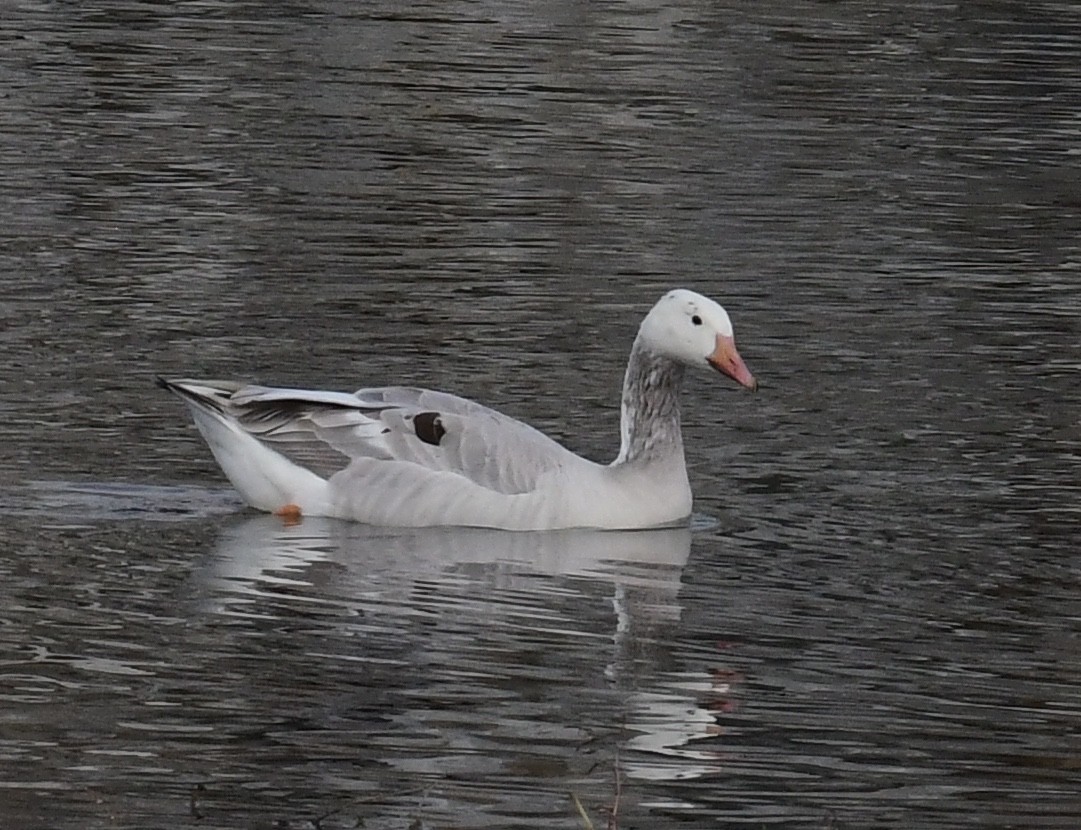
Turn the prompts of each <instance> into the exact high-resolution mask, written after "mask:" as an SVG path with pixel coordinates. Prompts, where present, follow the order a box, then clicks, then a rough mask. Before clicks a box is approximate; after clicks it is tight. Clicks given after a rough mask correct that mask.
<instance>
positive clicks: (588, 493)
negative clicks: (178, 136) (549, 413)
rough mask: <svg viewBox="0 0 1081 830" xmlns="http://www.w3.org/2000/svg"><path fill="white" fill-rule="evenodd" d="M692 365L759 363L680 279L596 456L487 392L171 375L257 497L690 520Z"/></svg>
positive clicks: (217, 449)
mask: <svg viewBox="0 0 1081 830" xmlns="http://www.w3.org/2000/svg"><path fill="white" fill-rule="evenodd" d="M685 366H694V367H699V366H700V367H703V368H708V367H710V366H712V367H713V368H714V369H717V370H719V371H721V372H723V373H724V374H726V375H728V376H729V377H731V378H733V379H734V380H736V381H737V382H738V383H740V384H741V385H743V386H745V387H747V388H748V389H751V390H754V389H756V388H757V383H756V382H755V379H754V377H753V376H752V375H751V373H750V371H748V369H747V367H746V365H744V363H743V359H742V358H741V357H740V356H739V353H738V352H737V351H736V345H735V341H734V340H733V338H732V323H731V321H730V320H729V319H728V314H727V313H726V312H725V310H724V309H723V308H721V307H720V306H719V305H717V303H715V302H713V300H710V299H708V298H706V297H703V296H702V295H700V294H696V293H694V292H693V291H687V290H684V289H677V290H675V291H670V292H669V293H668V294H666V295H665V296H664V297H662V298H661V299H660V301H659V302H658V303H657V304H656V305H655V306H654V307H653V309H652V310H651V311H650V312H649V314H648V315H646V318H645V320H644V321H643V322H642V325H641V328H640V329H639V331H638V336H637V337H636V338H635V341H634V346H633V348H632V349H631V356H630V360H629V361H628V363H627V373H626V377H625V379H624V381H623V402H622V404H623V405H622V416H621V425H620V431H621V434H622V445H621V447H620V450H619V456H618V457H617V458H616V460H615V461H613V462H612V463H611V464H607V465H604V464H597V463H595V462H593V461H589V460H587V459H585V458H582V457H580V456H578V455H575V454H574V453H572V452H571V451H570V450H568V449H566V448H564V447H562V446H561V445H559V444H558V443H556V442H555V441H553V440H552V439H551V438H548V437H547V436H545V435H543V434H542V433H540V432H538V431H537V430H535V429H533V428H532V427H530V426H528V425H526V424H524V423H522V422H521V421H517V420H515V419H513V418H509V417H507V416H506V415H502V414H500V413H499V412H496V411H495V410H492V409H489V408H487V407H485V406H482V405H481V404H478V403H475V402H473V401H470V400H467V399H465V398H459V397H457V396H455V395H448V394H446V393H443V392H432V391H429V390H424V389H413V388H407V387H396V386H390V387H382V388H376V389H361V390H359V391H358V392H355V393H353V394H349V393H345V392H314V391H307V390H301V389H274V388H270V387H265V386H247V385H243V384H237V383H229V382H220V381H205V380H165V379H161V378H159V380H158V382H159V384H160V385H161V386H163V387H165V388H166V389H169V390H171V391H173V392H175V393H176V394H177V395H179V396H180V397H181V398H183V399H184V401H185V403H187V404H188V406H189V407H190V408H191V411H192V413H193V415H194V416H195V425H196V426H197V427H198V428H199V431H200V432H201V433H202V434H203V437H204V438H205V439H206V441H207V443H208V444H209V445H210V449H211V452H213V453H214V457H215V458H216V459H217V461H218V463H219V464H220V465H221V468H222V470H224V472H225V475H226V476H228V477H229V480H230V481H231V482H232V483H233V486H234V487H236V489H237V490H239V491H240V494H241V495H242V496H243V497H244V499H245V501H247V502H248V504H250V505H251V506H252V507H255V508H258V509H260V510H266V511H270V512H274V513H277V514H279V515H282V516H283V517H285V518H286V519H289V520H294V521H295V520H299V519H300V517H301V516H303V515H310V516H332V517H337V518H342V519H352V520H355V521H361V522H368V523H371V524H378V525H392V526H399V527H425V526H433V525H458V526H472V527H491V528H503V529H506V530H555V529H559V528H572V527H584V528H600V529H608V530H614V529H635V528H648V527H657V526H662V525H672V524H676V523H680V522H683V521H686V519H687V518H688V517H689V516H690V513H691V488H690V484H689V482H688V480H687V468H686V465H685V463H684V460H683V438H682V435H681V433H680V423H679V389H680V384H681V381H682V379H683V369H684V367H685Z"/></svg>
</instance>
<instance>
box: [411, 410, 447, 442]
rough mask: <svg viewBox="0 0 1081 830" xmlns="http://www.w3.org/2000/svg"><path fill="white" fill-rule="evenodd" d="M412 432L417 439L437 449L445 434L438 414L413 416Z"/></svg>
mask: <svg viewBox="0 0 1081 830" xmlns="http://www.w3.org/2000/svg"><path fill="white" fill-rule="evenodd" d="M413 431H414V432H415V433H416V434H417V438H419V439H420V440H421V441H423V442H424V443H425V444H431V445H432V446H433V447H438V446H439V442H440V441H442V440H443V436H444V435H446V434H447V430H446V428H444V426H443V422H442V421H440V420H439V413H438V412H420V413H418V414H417V415H415V416H414V418H413Z"/></svg>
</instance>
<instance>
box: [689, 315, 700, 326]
mask: <svg viewBox="0 0 1081 830" xmlns="http://www.w3.org/2000/svg"><path fill="white" fill-rule="evenodd" d="M691 322H692V323H694V324H695V325H696V326H700V325H702V318H701V317H699V316H698V315H697V314H695V315H694V316H693V317H692V318H691Z"/></svg>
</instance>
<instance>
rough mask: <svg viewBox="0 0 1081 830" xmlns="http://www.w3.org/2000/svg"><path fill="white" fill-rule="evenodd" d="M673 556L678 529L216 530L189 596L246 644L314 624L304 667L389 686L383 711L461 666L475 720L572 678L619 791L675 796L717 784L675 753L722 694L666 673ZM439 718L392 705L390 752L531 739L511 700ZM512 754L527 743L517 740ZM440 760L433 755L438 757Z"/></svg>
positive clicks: (418, 763)
mask: <svg viewBox="0 0 1081 830" xmlns="http://www.w3.org/2000/svg"><path fill="white" fill-rule="evenodd" d="M691 538H692V533H691V531H690V529H688V528H686V527H681V528H668V529H658V530H650V531H637V532H615V531H607V532H604V531H586V530H582V531H577V530H572V531H552V532H541V533H513V532H507V531H498V530H486V529H469V528H425V529H392V528H379V527H372V526H366V525H361V524H356V523H350V522H341V521H336V520H333V519H306V520H305V521H303V522H302V523H301V524H299V525H295V526H285V525H283V524H282V522H281V521H280V520H279V519H276V518H274V517H269V516H260V517H256V518H247V519H244V520H243V521H238V522H234V523H232V524H229V525H227V526H226V527H225V529H224V530H223V532H222V533H221V535H220V537H219V539H218V540H217V544H216V546H215V547H214V549H213V551H212V554H211V555H210V556H209V557H208V560H207V561H206V562H205V563H204V565H203V567H202V568H200V569H198V570H197V571H196V574H195V578H196V581H197V583H198V590H197V594H198V595H199V596H200V597H201V599H202V609H203V612H204V613H210V614H212V615H218V614H222V615H226V616H230V617H241V618H247V620H248V621H249V624H250V625H253V626H262V625H267V626H270V627H272V626H273V625H274V624H275V620H280V619H282V618H286V617H293V618H295V617H296V615H297V614H299V613H307V611H308V610H310V609H312V608H320V609H324V610H323V611H320V612H319V615H318V617H317V622H318V625H319V629H318V630H319V631H321V632H322V633H321V634H320V635H319V640H320V645H319V652H320V654H321V655H322V658H323V659H326V660H328V661H330V660H335V661H337V660H349V661H354V662H356V663H357V664H358V665H365V666H366V669H365V672H366V676H365V677H364V678H363V679H362V680H361V681H360V682H361V683H363V684H373V685H377V684H378V685H380V686H381V688H383V689H386V688H387V684H390V686H391V687H397V688H399V689H400V690H402V691H404V692H406V693H407V694H404V695H402V697H401V699H406V700H418V701H419V700H424V699H426V698H427V697H428V696H429V695H431V694H434V695H436V696H438V695H440V694H442V693H443V692H442V691H431V690H430V689H431V683H432V678H437V677H440V676H441V675H446V674H447V673H448V672H450V673H452V674H453V673H454V672H458V671H459V670H460V669H461V667H462V666H466V665H468V666H470V667H472V670H471V671H472V673H471V674H470V680H469V682H470V683H472V684H474V686H473V687H472V691H470V692H469V694H468V697H469V698H472V699H474V700H476V701H478V703H479V702H480V701H484V700H489V699H491V698H492V695H493V689H495V688H502V687H503V686H504V685H505V684H506V683H507V682H511V683H512V685H513V684H515V683H517V682H519V679H520V678H526V677H527V678H528V683H529V684H532V688H534V689H539V688H543V687H544V684H545V683H553V684H555V686H554V687H553V689H550V690H549V691H548V693H549V694H557V695H558V694H565V693H566V691H565V689H562V690H561V688H560V687H562V686H564V685H565V684H566V683H567V679H566V678H567V676H568V675H569V676H572V677H576V678H577V680H576V681H574V683H578V684H581V685H580V687H579V692H578V694H579V695H580V696H581V697H582V698H583V699H589V698H590V697H591V696H600V697H601V698H603V699H604V700H607V701H609V704H606V705H610V704H615V708H614V709H611V710H610V715H611V717H612V728H613V729H614V730H615V734H613V736H612V737H615V735H616V734H619V735H622V738H620V739H619V741H618V742H619V743H621V744H622V745H623V747H624V749H629V750H631V752H630V754H629V755H625V756H623V771H624V773H625V774H628V775H630V776H631V777H632V778H638V779H645V780H653V781H658V780H673V779H682V780H686V779H688V778H695V777H699V776H702V775H708V774H711V773H715V772H716V771H717V764H718V763H719V762H720V759H719V757H714V753H713V751H712V749H710V748H708V744H707V748H705V749H703V750H696V749H694V748H693V747H692V745H699V744H698V742H699V741H700V740H701V739H704V738H712V737H716V736H717V734H718V728H717V722H716V717H717V714H718V709H717V699H718V696H719V695H723V694H725V693H726V691H727V689H726V688H725V684H724V683H720V684H718V681H717V679H716V677H709V676H705V675H702V676H698V675H692V674H688V673H687V672H686V671H685V670H683V671H681V670H680V669H679V668H678V667H677V666H675V665H673V663H672V659H671V653H670V650H671V643H672V641H673V638H674V637H675V636H677V634H676V631H677V627H678V624H679V622H680V618H681V614H682V608H681V605H680V602H679V590H680V584H681V577H682V573H683V569H684V567H685V565H686V563H687V561H688V557H689V554H690V548H691ZM327 609H329V613H328V612H327ZM421 624H423V627H422V628H420V627H418V626H420V625H421ZM388 641H389V642H390V643H391V645H389V646H388ZM538 647H539V648H541V649H545V650H547V651H548V652H549V653H550V654H551V655H552V657H551V658H548V659H551V660H552V661H553V663H552V667H551V674H548V675H543V674H542V675H540V676H539V678H538V674H537V669H536V666H535V665H534V664H533V663H532V662H530V661H532V660H534V659H535V657H532V656H530V655H535V654H536V649H537V648H538ZM374 651H378V654H379V659H380V660H381V661H383V662H384V663H385V664H386V665H391V664H393V665H394V666H396V668H395V669H394V670H393V671H392V672H388V673H384V672H382V671H381V670H379V669H373V668H371V666H370V665H369V664H368V663H367V662H366V661H369V660H370V659H371V656H372V654H373V652H374ZM372 672H375V674H373V673H372ZM456 679H458V678H456ZM538 684H539V685H538ZM572 685H573V684H572ZM536 693H538V692H536V691H534V692H531V694H536ZM613 695H614V697H612V696H613ZM577 703H578V702H577V701H575V703H574V704H571V703H570V702H568V703H566V704H564V706H567V707H573V706H575V705H577ZM572 711H573V709H572V708H567V709H565V710H564V714H563V715H562V716H561V717H565V718H566V721H565V722H564V724H563V725H562V726H563V727H566V728H572V727H573V721H574V715H573V714H572ZM606 711H609V710H606ZM457 715H458V718H459V719H458V720H457V721H455V719H454V718H450V719H448V715H447V712H446V711H445V710H444V709H443V708H442V707H432V706H420V705H405V706H402V707H401V708H396V710H395V711H394V712H393V713H392V714H390V715H389V717H390V718H391V720H392V722H393V724H394V727H393V734H396V735H400V736H409V735H431V734H436V733H438V734H440V735H441V738H440V741H441V742H443V743H444V744H445V743H447V742H449V744H450V745H451V746H454V745H457V744H459V742H460V744H461V746H463V747H465V746H472V745H473V744H474V742H475V740H476V735H478V734H485V733H487V732H490V731H491V730H492V729H493V728H497V727H494V726H493V724H511V723H515V724H517V723H521V724H529V723H532V721H530V720H527V719H524V718H522V717H521V716H520V713H519V712H518V711H517V709H516V707H515V705H514V704H513V701H512V700H502V702H501V703H500V705H499V706H498V707H496V708H488V707H485V706H480V705H477V706H471V707H464V708H463V709H462V710H461V711H459V712H458V713H457ZM591 717H592V716H591ZM505 728H507V729H516V728H517V727H509V726H507V727H505ZM534 728H535V727H533V726H530V727H529V730H532V729H534ZM520 739H521V740H522V741H523V742H526V743H528V742H529V741H530V740H531V739H532V735H531V734H529V733H528V731H527V732H524V733H522V734H521V736H520ZM581 739H582V736H579V737H578V738H576V742H580V741H581ZM385 740H386V743H385V745H384V747H385V750H386V752H387V754H386V755H385V756H384V757H382V758H381V759H380V760H381V762H382V763H386V764H388V765H389V766H391V767H397V768H400V769H403V770H407V769H408V770H411V771H413V772H417V771H425V770H426V769H427V768H426V766H425V764H426V760H425V759H423V758H418V757H417V754H416V753H415V752H413V753H410V755H409V757H408V758H405V757H396V755H397V754H398V750H397V749H396V748H395V740H394V739H393V738H392V737H390V736H389V735H388V736H387V737H386V739H385ZM446 751H447V746H446V745H444V746H443V749H442V750H441V752H440V757H443V758H444V759H445V757H446V755H445V753H446ZM566 751H567V753H568V754H570V755H573V754H574V752H575V749H574V748H573V746H568V747H567V748H566ZM616 754H617V755H618V754H619V753H618V752H617V753H616ZM469 757H470V758H471V759H472V760H471V761H470V763H474V764H475V763H477V761H476V758H475V756H474V755H473V754H470V755H469ZM428 760H433V759H428ZM490 760H491V761H493V762H496V759H495V758H492V759H490ZM433 763H434V760H433ZM440 763H443V762H442V761H441V762H440ZM437 766H438V764H437V765H436V766H435V767H433V768H432V769H431V770H428V771H430V772H433V773H434V772H437V771H438V770H437V769H436V767H437ZM481 766H483V764H482V765H481ZM497 769H498V766H497V767H493V768H491V769H477V770H474V772H476V773H478V774H481V773H483V774H491V773H494V772H496V771H497Z"/></svg>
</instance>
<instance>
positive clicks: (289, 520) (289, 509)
mask: <svg viewBox="0 0 1081 830" xmlns="http://www.w3.org/2000/svg"><path fill="white" fill-rule="evenodd" d="M274 515H275V516H277V517H279V518H280V519H281V520H282V524H284V525H285V526H286V527H292V526H293V525H298V524H300V521H301V519H303V518H304V514H303V513H302V512H301V511H300V505H299V504H284V505H282V506H281V507H279V508H278V509H277V510H275V511H274Z"/></svg>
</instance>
